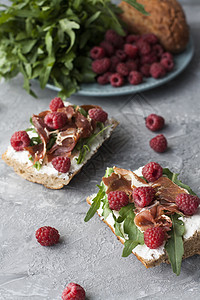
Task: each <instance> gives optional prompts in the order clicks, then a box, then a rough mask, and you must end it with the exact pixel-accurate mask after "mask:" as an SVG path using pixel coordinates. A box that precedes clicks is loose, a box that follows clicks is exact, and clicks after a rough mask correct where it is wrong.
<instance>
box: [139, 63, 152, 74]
mask: <svg viewBox="0 0 200 300" xmlns="http://www.w3.org/2000/svg"><path fill="white" fill-rule="evenodd" d="M140 73H142V75H143V76H145V77H149V76H150V65H148V64H144V65H143V66H141V67H140Z"/></svg>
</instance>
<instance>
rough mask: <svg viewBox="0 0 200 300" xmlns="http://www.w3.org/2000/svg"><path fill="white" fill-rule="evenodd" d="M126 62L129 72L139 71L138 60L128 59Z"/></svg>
mask: <svg viewBox="0 0 200 300" xmlns="http://www.w3.org/2000/svg"><path fill="white" fill-rule="evenodd" d="M125 64H126V65H127V67H128V70H129V72H130V71H137V69H138V63H137V62H136V61H133V60H127V61H126V62H125Z"/></svg>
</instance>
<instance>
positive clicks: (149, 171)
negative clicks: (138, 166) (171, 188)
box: [142, 162, 163, 182]
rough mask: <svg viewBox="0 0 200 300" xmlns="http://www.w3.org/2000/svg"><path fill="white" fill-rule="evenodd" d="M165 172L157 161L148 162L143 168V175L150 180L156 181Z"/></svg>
mask: <svg viewBox="0 0 200 300" xmlns="http://www.w3.org/2000/svg"><path fill="white" fill-rule="evenodd" d="M162 174H163V169H162V167H161V166H160V165H159V164H158V163H156V162H150V163H148V164H146V165H145V166H144V167H143V169H142V175H143V177H144V178H145V179H146V180H147V181H148V182H154V181H156V180H157V179H158V178H160V177H161V176H162Z"/></svg>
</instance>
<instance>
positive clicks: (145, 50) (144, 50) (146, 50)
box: [136, 39, 151, 55]
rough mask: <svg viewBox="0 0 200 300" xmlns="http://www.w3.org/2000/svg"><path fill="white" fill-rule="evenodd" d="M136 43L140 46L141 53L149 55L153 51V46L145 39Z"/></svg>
mask: <svg viewBox="0 0 200 300" xmlns="http://www.w3.org/2000/svg"><path fill="white" fill-rule="evenodd" d="M136 45H137V46H138V48H139V52H140V55H147V54H149V53H150V52H151V46H150V44H149V43H147V42H145V41H143V40H142V39H140V40H139V41H138V42H137V43H136Z"/></svg>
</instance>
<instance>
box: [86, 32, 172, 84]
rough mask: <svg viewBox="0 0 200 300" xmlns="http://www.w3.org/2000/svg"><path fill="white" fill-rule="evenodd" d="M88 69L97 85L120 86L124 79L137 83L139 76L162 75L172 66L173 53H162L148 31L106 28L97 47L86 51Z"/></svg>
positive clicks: (140, 81) (156, 76)
mask: <svg viewBox="0 0 200 300" xmlns="http://www.w3.org/2000/svg"><path fill="white" fill-rule="evenodd" d="M90 57H91V58H92V59H93V62H92V70H93V71H94V72H95V73H96V74H97V82H98V83H99V84H102V85H104V84H108V83H110V84H111V85H112V86H114V87H120V86H122V85H123V84H125V83H126V82H127V81H128V82H129V83H130V84H133V85H137V84H140V83H142V82H143V77H151V76H152V77H153V78H156V79H157V78H162V77H164V76H165V75H166V74H167V72H170V71H171V70H172V69H173V68H174V60H173V56H172V54H171V53H169V52H165V51H164V49H163V47H162V46H161V45H160V43H159V41H158V38H157V37H156V36H155V35H154V34H152V33H149V34H144V35H135V34H127V35H126V36H125V37H122V36H120V35H118V34H117V33H116V32H115V31H114V30H112V29H109V30H107V32H106V34H105V39H104V41H102V42H101V43H100V45H99V46H95V47H93V48H92V49H91V51H90Z"/></svg>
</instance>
